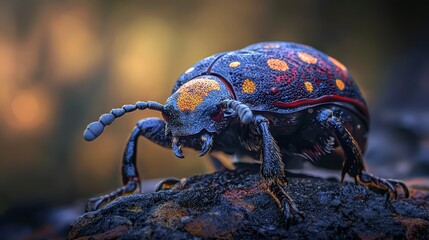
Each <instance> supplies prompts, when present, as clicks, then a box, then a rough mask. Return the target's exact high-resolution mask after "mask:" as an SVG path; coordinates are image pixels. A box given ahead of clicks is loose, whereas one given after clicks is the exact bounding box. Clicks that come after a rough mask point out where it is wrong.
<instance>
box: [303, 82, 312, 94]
mask: <svg viewBox="0 0 429 240" xmlns="http://www.w3.org/2000/svg"><path fill="white" fill-rule="evenodd" d="M304 85H305V89H307V91H308V92H310V93H311V92H313V90H314V87H313V84H311V82H304Z"/></svg>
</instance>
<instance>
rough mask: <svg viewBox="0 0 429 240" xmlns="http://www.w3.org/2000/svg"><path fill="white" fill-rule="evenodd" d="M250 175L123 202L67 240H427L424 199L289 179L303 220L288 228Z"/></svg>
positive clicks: (195, 181)
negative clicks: (390, 198) (388, 196)
mask: <svg viewBox="0 0 429 240" xmlns="http://www.w3.org/2000/svg"><path fill="white" fill-rule="evenodd" d="M266 189H267V186H266V184H265V183H264V181H261V178H260V177H259V175H258V174H257V172H256V173H255V171H253V170H249V169H247V170H244V169H241V170H235V171H221V172H216V173H212V174H203V175H198V176H193V177H189V178H186V179H183V180H182V181H181V182H180V183H178V184H176V185H174V186H173V189H172V190H164V191H160V192H155V193H147V194H133V195H130V196H125V197H120V198H118V199H117V200H115V201H114V202H112V203H110V204H108V205H106V206H105V207H104V208H102V209H100V210H97V211H94V212H89V213H86V214H84V215H83V216H81V217H80V218H79V219H78V220H76V222H75V223H74V225H73V226H72V228H71V230H70V232H69V239H87V238H93V239H111V238H123V239H193V238H221V239H222V238H223V239H225V238H226V239H233V238H236V239H260V238H292V239H302V238H311V239H313V238H318V239H344V238H364V239H367V238H412V239H414V238H426V237H428V236H429V193H428V192H424V191H417V190H411V193H412V194H411V197H410V198H409V199H400V200H396V201H393V202H392V203H391V204H390V205H388V204H386V201H385V200H386V198H385V196H383V195H381V194H377V193H373V192H371V191H369V190H367V189H366V188H364V187H361V186H357V185H355V184H353V183H346V184H344V185H341V184H340V183H338V182H336V181H328V180H323V179H318V178H303V177H299V178H289V186H288V187H287V189H288V192H289V194H290V196H291V197H292V198H293V199H294V200H295V201H296V203H297V204H298V205H299V207H300V210H301V211H303V212H304V213H305V216H306V219H305V220H304V221H300V222H297V223H295V224H292V225H289V226H288V225H286V224H285V220H284V219H283V215H282V214H281V212H280V211H279V208H278V207H277V204H276V202H275V201H274V200H273V199H272V198H271V197H270V195H269V194H268V193H267V192H266Z"/></svg>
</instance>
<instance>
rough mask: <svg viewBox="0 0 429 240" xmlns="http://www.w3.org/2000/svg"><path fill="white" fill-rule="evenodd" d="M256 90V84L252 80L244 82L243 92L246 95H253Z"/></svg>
mask: <svg viewBox="0 0 429 240" xmlns="http://www.w3.org/2000/svg"><path fill="white" fill-rule="evenodd" d="M255 90H256V84H255V83H254V82H253V81H252V80H250V79H246V80H244V82H243V85H241V91H243V92H244V93H248V94H252V93H253V92H255Z"/></svg>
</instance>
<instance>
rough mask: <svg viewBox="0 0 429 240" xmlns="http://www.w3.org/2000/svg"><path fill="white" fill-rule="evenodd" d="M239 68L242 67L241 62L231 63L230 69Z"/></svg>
mask: <svg viewBox="0 0 429 240" xmlns="http://www.w3.org/2000/svg"><path fill="white" fill-rule="evenodd" d="M238 66H240V62H231V63H230V64H229V67H230V68H236V67H238Z"/></svg>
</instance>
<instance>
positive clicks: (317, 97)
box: [83, 42, 409, 221]
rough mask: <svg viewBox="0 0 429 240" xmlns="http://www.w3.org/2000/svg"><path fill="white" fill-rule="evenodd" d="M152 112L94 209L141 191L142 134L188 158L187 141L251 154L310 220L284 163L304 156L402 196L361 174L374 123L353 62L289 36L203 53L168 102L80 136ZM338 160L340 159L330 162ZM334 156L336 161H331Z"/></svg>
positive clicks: (272, 186)
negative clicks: (116, 183)
mask: <svg viewBox="0 0 429 240" xmlns="http://www.w3.org/2000/svg"><path fill="white" fill-rule="evenodd" d="M137 109H138V110H144V109H152V110H156V111H159V112H161V113H162V116H163V120H162V119H160V118H146V119H142V120H140V121H139V122H138V123H137V126H136V127H135V128H134V130H133V132H132V133H131V136H130V138H129V140H128V142H127V144H126V147H125V151H124V155H123V162H122V180H123V184H124V185H123V186H122V187H121V188H118V189H117V190H116V191H114V192H112V193H110V194H108V195H104V196H101V197H96V198H92V199H90V200H89V202H88V209H89V210H95V209H97V208H99V207H100V206H101V204H103V203H105V202H109V201H111V200H113V199H114V198H116V197H118V196H121V195H124V194H128V193H132V192H134V191H136V190H137V189H139V188H140V187H139V174H138V172H137V169H136V146H137V140H138V138H139V137H140V136H143V137H145V138H147V139H149V140H150V141H152V142H154V143H156V144H158V145H161V146H163V147H168V148H171V149H172V150H173V152H174V154H175V156H176V157H178V158H183V154H182V151H181V148H182V147H188V148H192V149H195V150H199V151H200V154H199V155H200V156H203V155H205V154H207V153H208V154H209V156H210V158H211V159H212V160H213V161H214V162H218V161H217V159H216V157H215V156H214V155H213V152H216V151H218V152H223V153H226V154H231V155H234V159H235V160H236V161H238V162H240V161H241V159H248V158H249V157H250V159H252V162H254V163H257V164H260V175H261V177H262V179H263V180H264V181H266V183H267V186H268V187H267V191H268V192H269V193H270V194H271V196H272V197H273V198H274V199H275V200H276V202H277V203H278V204H279V207H280V209H281V210H282V212H283V214H284V216H285V219H286V220H287V221H289V220H290V219H294V218H295V217H300V218H302V219H304V215H303V213H302V212H301V211H300V210H299V209H298V206H297V204H296V203H295V202H294V201H293V199H292V198H291V197H290V196H289V195H288V193H287V190H286V188H285V187H286V186H287V179H286V178H285V163H286V162H288V161H289V159H294V158H295V159H296V158H301V159H304V160H308V161H310V162H312V163H313V164H315V165H320V166H329V167H332V166H334V167H337V168H340V169H341V168H342V172H341V182H343V181H344V177H345V175H346V174H348V175H349V176H351V177H352V178H354V180H355V182H356V183H357V184H360V185H363V186H367V187H372V188H376V189H379V190H382V191H384V192H387V198H388V199H390V198H392V199H396V198H397V194H398V191H397V188H398V189H400V188H402V189H403V191H404V193H405V197H408V195H409V191H408V188H407V186H406V185H405V184H404V183H403V182H401V181H398V180H394V179H384V178H379V177H376V176H373V175H372V174H370V173H369V172H367V171H366V170H365V165H364V160H363V156H362V155H363V152H364V151H365V148H366V142H367V133H368V129H369V114H368V108H367V104H366V101H365V99H364V98H363V97H362V94H361V92H360V90H359V88H358V86H357V84H356V83H355V82H354V81H353V79H352V77H351V75H350V73H349V71H348V70H347V68H346V67H345V66H344V65H343V64H342V63H340V62H339V61H338V60H336V59H335V58H333V57H330V56H328V55H326V54H324V53H322V52H321V51H319V50H316V49H314V48H312V47H310V46H306V45H303V44H299V43H292V42H262V43H256V44H253V45H250V46H247V47H245V48H243V49H241V50H236V51H229V52H222V53H218V54H214V55H212V56H210V57H207V58H205V59H203V60H201V61H199V62H197V63H196V64H194V65H193V66H192V67H190V68H189V69H187V70H186V71H185V72H184V73H183V74H182V75H181V76H180V77H179V78H178V80H177V81H176V83H175V85H174V87H173V91H172V95H171V96H170V97H169V98H168V99H167V101H166V103H165V104H164V105H163V104H160V103H157V102H153V101H148V102H141V101H139V102H137V103H135V104H129V105H124V106H123V107H122V108H116V109H112V110H111V112H110V113H106V114H103V115H101V117H100V119H99V120H98V121H96V122H93V123H90V124H89V125H88V127H87V129H86V130H85V131H84V134H83V136H84V138H85V140H87V141H92V140H94V139H95V138H97V137H98V136H99V135H100V134H101V133H102V132H103V129H104V128H105V127H106V126H108V125H110V124H111V123H112V122H113V120H114V119H116V118H118V117H121V116H122V115H124V114H125V113H128V112H132V111H134V110H137ZM332 159H334V161H332ZM335 159H336V160H335Z"/></svg>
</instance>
